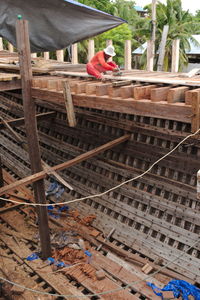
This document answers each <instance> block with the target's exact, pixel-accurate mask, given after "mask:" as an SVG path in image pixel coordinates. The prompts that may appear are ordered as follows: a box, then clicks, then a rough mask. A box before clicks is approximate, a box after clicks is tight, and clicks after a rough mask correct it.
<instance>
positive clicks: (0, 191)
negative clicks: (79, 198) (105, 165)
mask: <svg viewBox="0 0 200 300" xmlns="http://www.w3.org/2000/svg"><path fill="white" fill-rule="evenodd" d="M129 139H130V135H129V134H126V135H123V136H121V137H120V138H117V139H115V140H113V141H110V142H108V143H106V144H104V145H102V146H99V147H97V148H95V149H93V150H90V151H88V152H86V153H83V154H81V155H79V156H77V157H75V158H73V159H71V160H69V161H67V162H64V163H62V164H59V165H57V166H54V167H52V168H51V169H52V170H54V171H59V170H64V169H66V168H69V167H71V166H73V165H75V164H78V163H80V162H82V161H84V160H86V159H89V158H91V157H93V156H96V155H97V154H99V153H101V152H103V151H105V150H108V149H111V148H113V147H114V146H117V145H119V144H121V143H123V142H125V141H127V140H129ZM45 176H46V171H41V172H38V173H36V174H34V175H31V176H28V177H26V178H23V179H21V180H18V181H16V182H14V183H11V184H9V185H7V186H5V187H2V188H1V189H0V195H2V194H4V193H6V192H8V191H10V190H13V189H16V188H17V187H19V186H21V185H27V184H30V183H33V182H35V181H37V180H40V179H42V178H45Z"/></svg>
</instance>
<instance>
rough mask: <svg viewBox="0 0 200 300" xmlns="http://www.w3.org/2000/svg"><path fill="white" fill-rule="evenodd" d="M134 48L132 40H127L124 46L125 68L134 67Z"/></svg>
mask: <svg viewBox="0 0 200 300" xmlns="http://www.w3.org/2000/svg"><path fill="white" fill-rule="evenodd" d="M131 65H132V50H131V40H126V41H125V47H124V69H125V70H131V69H132V67H131Z"/></svg>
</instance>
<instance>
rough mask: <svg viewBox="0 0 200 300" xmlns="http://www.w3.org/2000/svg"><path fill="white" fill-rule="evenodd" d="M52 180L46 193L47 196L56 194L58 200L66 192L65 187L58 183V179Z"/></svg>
mask: <svg viewBox="0 0 200 300" xmlns="http://www.w3.org/2000/svg"><path fill="white" fill-rule="evenodd" d="M51 181H52V182H51V184H50V185H49V187H48V189H47V191H46V192H45V195H46V196H47V197H48V196H53V195H55V197H56V200H58V199H59V198H60V197H61V196H62V194H63V193H64V191H65V188H64V186H63V185H62V184H60V183H58V182H57V181H56V180H51Z"/></svg>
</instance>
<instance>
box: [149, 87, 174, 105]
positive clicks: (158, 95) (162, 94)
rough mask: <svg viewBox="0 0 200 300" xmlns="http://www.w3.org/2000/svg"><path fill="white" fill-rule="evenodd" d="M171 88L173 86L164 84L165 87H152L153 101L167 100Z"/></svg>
mask: <svg viewBox="0 0 200 300" xmlns="http://www.w3.org/2000/svg"><path fill="white" fill-rule="evenodd" d="M170 88H171V87H170V86H164V87H160V88H155V89H152V90H151V101H153V102H158V101H165V100H167V95H168V91H169V89H170Z"/></svg>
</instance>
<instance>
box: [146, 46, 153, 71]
mask: <svg viewBox="0 0 200 300" xmlns="http://www.w3.org/2000/svg"><path fill="white" fill-rule="evenodd" d="M153 65H154V55H153V42H152V40H149V41H147V71H153Z"/></svg>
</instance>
